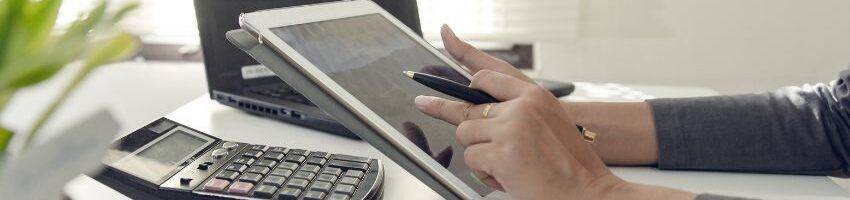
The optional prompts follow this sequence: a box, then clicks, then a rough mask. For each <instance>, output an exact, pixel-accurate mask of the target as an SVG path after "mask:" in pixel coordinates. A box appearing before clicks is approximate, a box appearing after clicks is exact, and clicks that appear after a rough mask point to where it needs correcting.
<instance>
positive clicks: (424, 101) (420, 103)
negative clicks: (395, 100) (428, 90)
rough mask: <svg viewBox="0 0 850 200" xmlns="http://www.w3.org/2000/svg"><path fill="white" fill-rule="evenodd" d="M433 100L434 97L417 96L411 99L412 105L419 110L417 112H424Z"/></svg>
mask: <svg viewBox="0 0 850 200" xmlns="http://www.w3.org/2000/svg"><path fill="white" fill-rule="evenodd" d="M433 99H434V97H431V96H424V95H419V96H416V98H415V99H413V103H415V104H416V108H419V110H424V109H425V107H427V106H428V104H429V103H431V101H432V100H433Z"/></svg>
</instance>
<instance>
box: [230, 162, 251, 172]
mask: <svg viewBox="0 0 850 200" xmlns="http://www.w3.org/2000/svg"><path fill="white" fill-rule="evenodd" d="M247 168H248V166H247V165H243V164H237V163H230V165H227V167H224V170H230V171H234V172H239V173H242V172H243V171H245V169H247Z"/></svg>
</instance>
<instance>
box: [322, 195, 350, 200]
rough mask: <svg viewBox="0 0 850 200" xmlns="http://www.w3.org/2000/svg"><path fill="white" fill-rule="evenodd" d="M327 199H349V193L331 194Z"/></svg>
mask: <svg viewBox="0 0 850 200" xmlns="http://www.w3.org/2000/svg"><path fill="white" fill-rule="evenodd" d="M327 200H348V195H347V194H331V196H328V198H327Z"/></svg>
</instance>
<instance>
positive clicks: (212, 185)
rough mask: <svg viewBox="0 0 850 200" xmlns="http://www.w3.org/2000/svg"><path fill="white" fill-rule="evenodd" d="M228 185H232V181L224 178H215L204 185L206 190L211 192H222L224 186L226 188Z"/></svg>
mask: <svg viewBox="0 0 850 200" xmlns="http://www.w3.org/2000/svg"><path fill="white" fill-rule="evenodd" d="M227 185H230V181H227V180H222V179H213V180H210V181H209V182H207V184H205V185H204V190H205V191H211V192H221V191H224V188H226V187H227Z"/></svg>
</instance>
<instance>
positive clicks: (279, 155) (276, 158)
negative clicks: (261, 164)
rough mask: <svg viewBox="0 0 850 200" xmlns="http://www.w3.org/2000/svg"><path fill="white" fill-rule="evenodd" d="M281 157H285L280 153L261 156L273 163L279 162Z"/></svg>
mask: <svg viewBox="0 0 850 200" xmlns="http://www.w3.org/2000/svg"><path fill="white" fill-rule="evenodd" d="M283 157H285V156H284V155H283V154H282V153H278V152H270V153H266V155H264V156H263V158H266V159H270V160H274V161H280V160H282V159H283Z"/></svg>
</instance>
